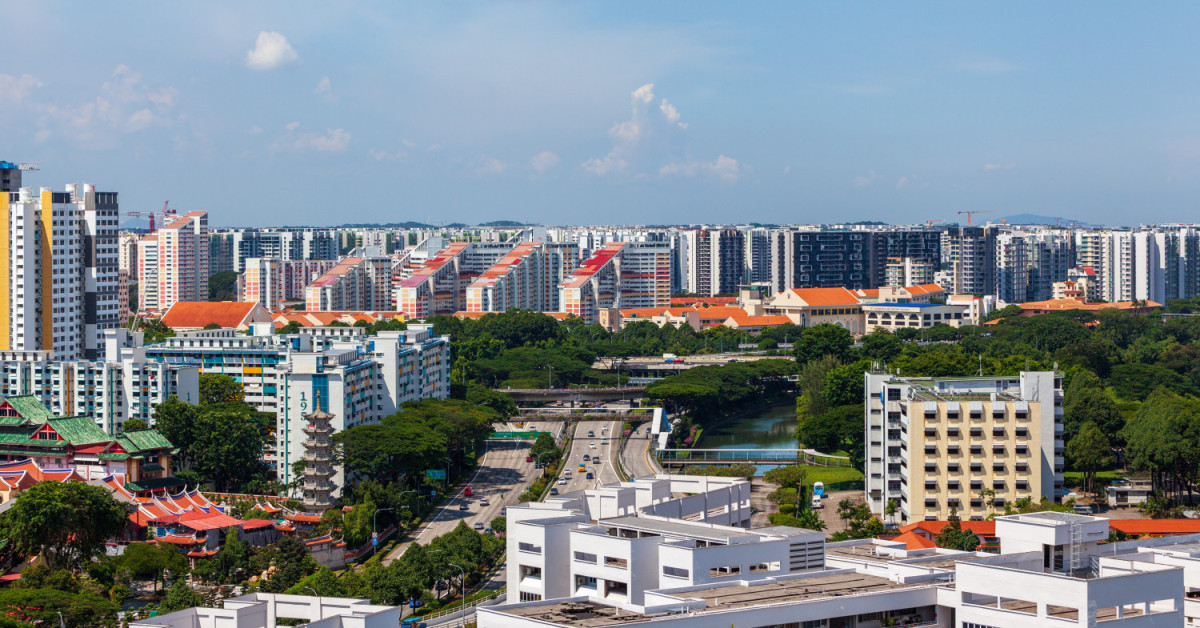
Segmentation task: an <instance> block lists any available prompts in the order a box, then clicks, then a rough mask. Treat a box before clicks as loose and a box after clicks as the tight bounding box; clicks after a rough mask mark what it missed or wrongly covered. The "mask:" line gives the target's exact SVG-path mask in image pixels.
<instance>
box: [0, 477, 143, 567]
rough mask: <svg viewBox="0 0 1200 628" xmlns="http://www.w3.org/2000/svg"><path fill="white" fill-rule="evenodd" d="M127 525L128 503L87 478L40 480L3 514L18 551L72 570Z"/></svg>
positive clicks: (1, 524) (0, 520) (0, 524)
mask: <svg viewBox="0 0 1200 628" xmlns="http://www.w3.org/2000/svg"><path fill="white" fill-rule="evenodd" d="M124 525H125V507H124V506H122V505H121V504H120V503H118V502H117V501H116V500H114V499H113V498H112V495H111V494H110V493H109V491H108V490H107V489H105V488H101V487H98V486H90V485H88V484H84V483H82V482H41V483H39V484H36V485H34V486H32V487H30V488H28V489H26V490H25V491H23V492H21V493H20V494H19V495H17V498H16V500H15V502H14V503H13V506H12V508H10V509H9V510H8V511H7V512H5V513H4V514H3V515H0V530H2V531H3V537H4V538H6V539H8V541H9V543H10V547H11V549H12V550H13V551H15V552H16V553H18V554H21V555H24V556H35V555H36V556H40V557H41V558H42V559H43V560H44V561H45V562H46V564H47V565H48V566H50V567H68V568H72V569H77V568H79V566H80V565H82V564H83V563H84V562H86V561H87V560H89V559H90V558H91V557H92V556H95V555H96V554H98V553H99V552H100V551H101V550H102V549H103V548H104V543H105V541H107V540H108V539H109V538H111V537H112V536H113V535H115V534H116V533H117V532H119V531H120V530H121V528H122V527H124Z"/></svg>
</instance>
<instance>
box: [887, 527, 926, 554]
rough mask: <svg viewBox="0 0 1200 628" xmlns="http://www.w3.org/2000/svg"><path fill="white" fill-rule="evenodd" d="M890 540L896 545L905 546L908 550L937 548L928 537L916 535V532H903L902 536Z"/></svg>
mask: <svg viewBox="0 0 1200 628" xmlns="http://www.w3.org/2000/svg"><path fill="white" fill-rule="evenodd" d="M892 540H893V541H895V542H897V543H903V544H904V545H905V546H907V548H908V549H909V550H918V549H929V548H931V547H937V543H934V542H933V541H932V540H930V539H929V538H928V537H924V536H921V535H920V534H917V533H916V532H911V531H910V532H905V533H904V534H901V535H900V536H898V537H896V538H894V539H892Z"/></svg>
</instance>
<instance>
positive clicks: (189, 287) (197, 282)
mask: <svg viewBox="0 0 1200 628" xmlns="http://www.w3.org/2000/svg"><path fill="white" fill-rule="evenodd" d="M208 245H209V242H208V212H202V211H194V212H187V213H186V214H183V215H182V216H178V217H176V218H175V219H174V220H172V221H171V222H169V223H167V224H166V225H165V226H163V227H162V228H161V229H159V230H158V231H155V232H154V233H152V234H150V235H147V236H143V237H142V238H141V239H140V240H138V268H139V272H138V285H139V287H140V289H139V291H138V302H139V303H138V307H139V309H141V310H165V309H167V308H169V307H171V306H172V305H174V304H175V303H176V302H177V301H207V300H208V253H209V249H208Z"/></svg>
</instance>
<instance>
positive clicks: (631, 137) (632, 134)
mask: <svg viewBox="0 0 1200 628" xmlns="http://www.w3.org/2000/svg"><path fill="white" fill-rule="evenodd" d="M641 134H642V129H641V127H640V126H638V123H637V122H634V121H633V120H629V121H628V122H618V123H616V124H614V125H613V127H612V128H611V129H609V130H608V135H609V137H614V138H616V139H619V140H622V141H625V142H636V141H637V140H638V137H639V136H641Z"/></svg>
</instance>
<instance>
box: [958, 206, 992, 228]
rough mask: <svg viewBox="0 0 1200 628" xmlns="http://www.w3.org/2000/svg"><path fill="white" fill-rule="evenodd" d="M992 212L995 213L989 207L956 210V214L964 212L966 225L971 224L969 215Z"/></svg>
mask: <svg viewBox="0 0 1200 628" xmlns="http://www.w3.org/2000/svg"><path fill="white" fill-rule="evenodd" d="M992 213H995V212H994V210H991V209H972V210H967V211H961V212H958V215H959V216H961V215H963V214H966V215H967V226H968V227H970V226H971V216H974V215H975V214H992Z"/></svg>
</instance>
